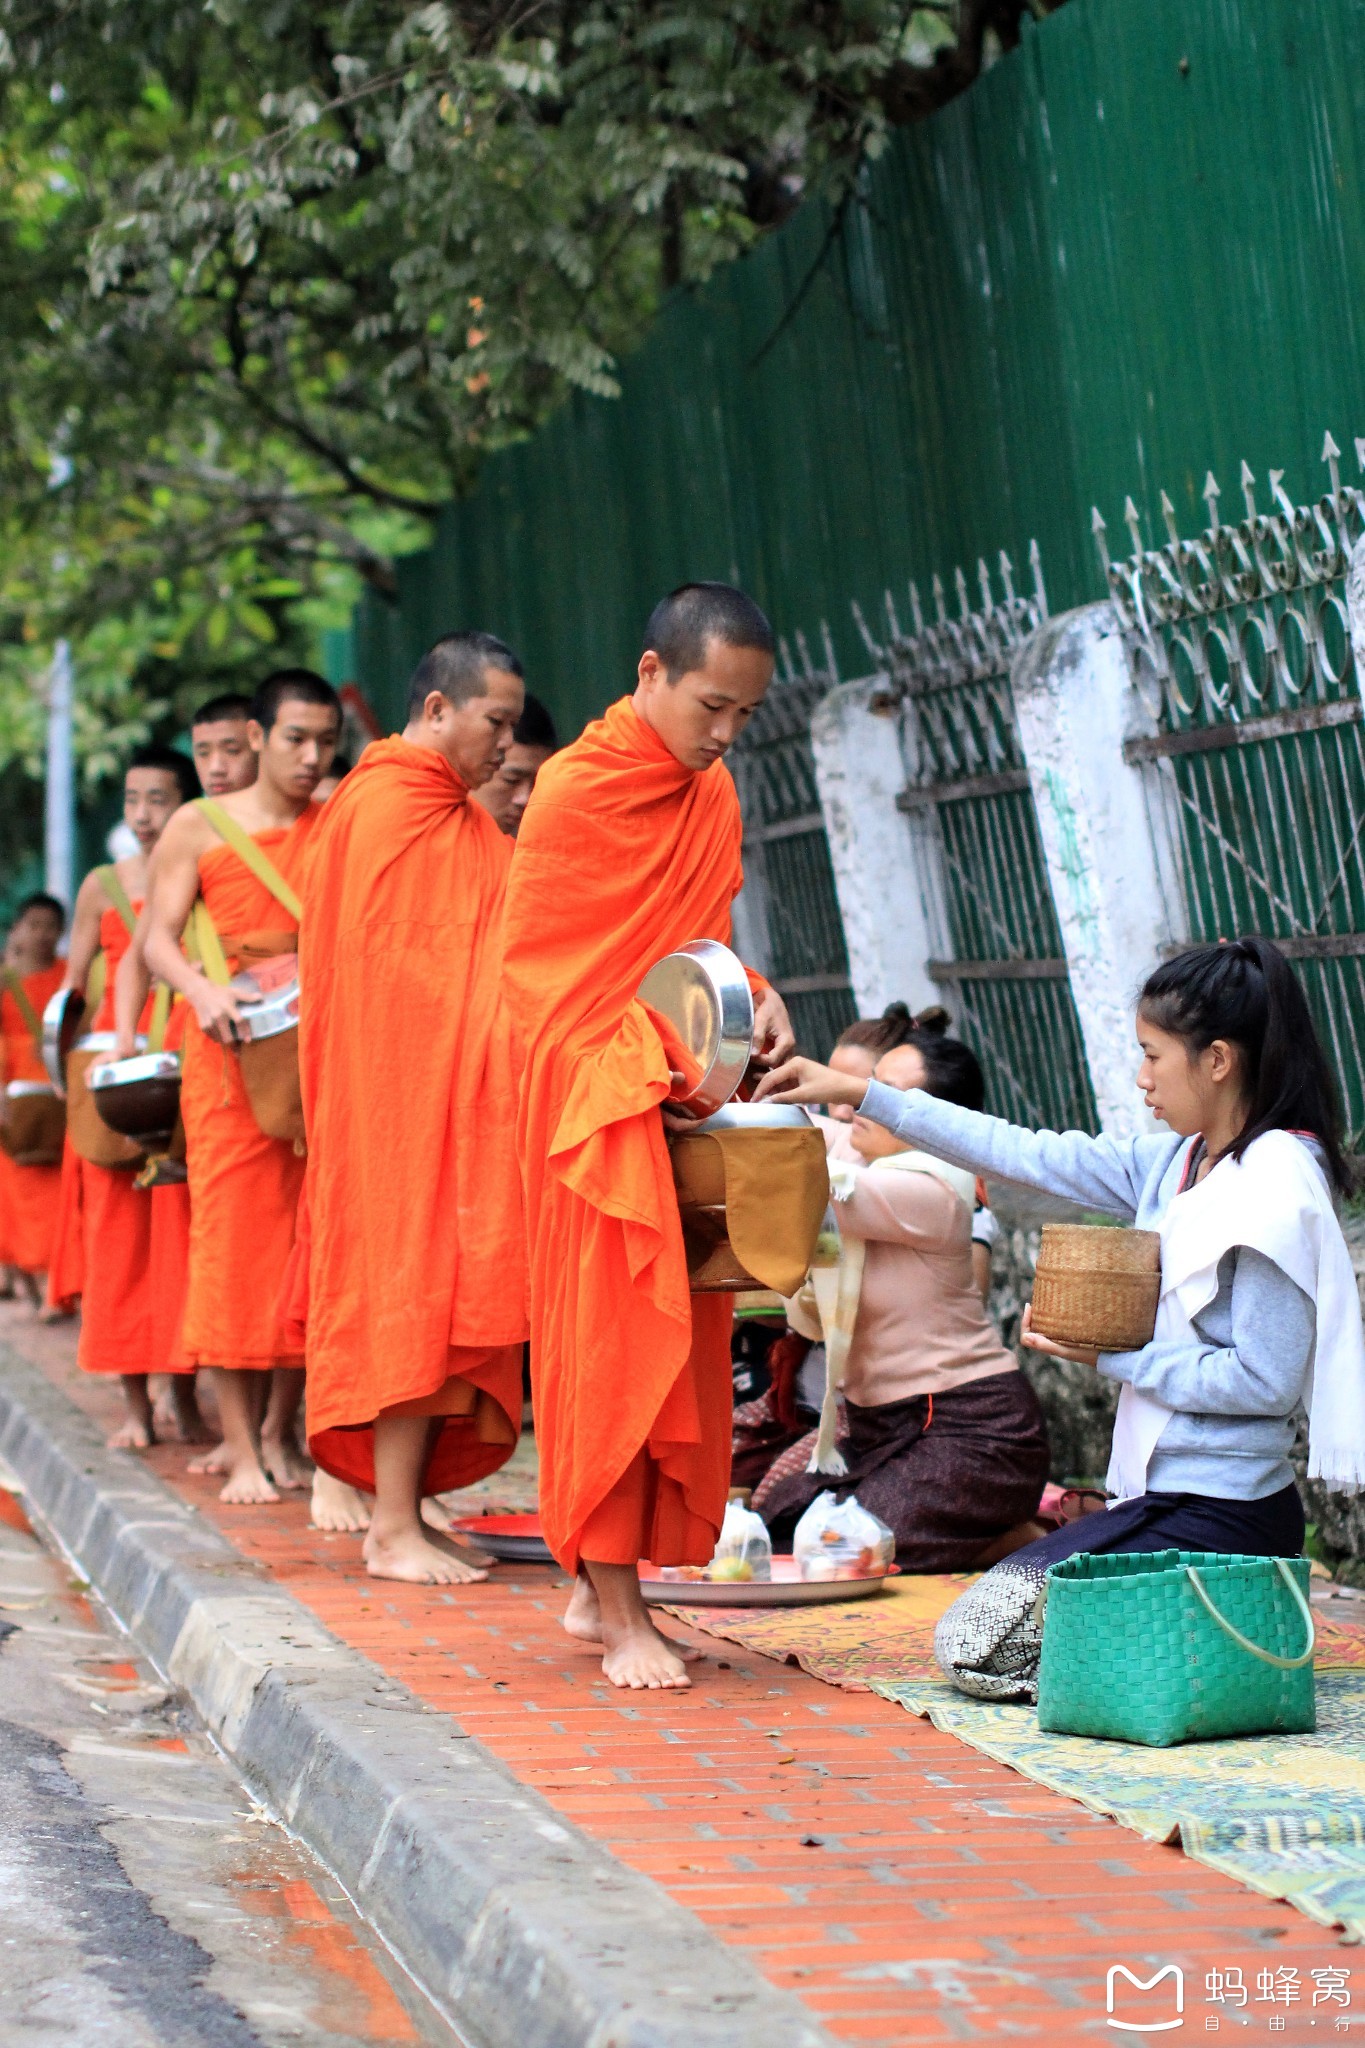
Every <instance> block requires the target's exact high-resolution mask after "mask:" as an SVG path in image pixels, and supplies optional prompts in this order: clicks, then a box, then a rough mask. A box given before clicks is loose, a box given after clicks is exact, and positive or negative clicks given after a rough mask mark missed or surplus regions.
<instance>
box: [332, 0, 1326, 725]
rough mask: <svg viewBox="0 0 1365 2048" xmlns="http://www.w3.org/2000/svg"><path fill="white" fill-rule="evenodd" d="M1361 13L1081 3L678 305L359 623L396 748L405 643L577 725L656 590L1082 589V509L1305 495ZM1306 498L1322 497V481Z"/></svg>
mask: <svg viewBox="0 0 1365 2048" xmlns="http://www.w3.org/2000/svg"><path fill="white" fill-rule="evenodd" d="M1363 168H1365V0H1315V4H1314V5H1313V6H1311V7H1305V6H1304V5H1303V4H1302V0H1072V4H1071V5H1070V6H1068V7H1067V8H1065V9H1064V10H1063V11H1062V12H1061V13H1060V14H1058V15H1056V16H1054V17H1052V18H1051V19H1049V20H1048V21H1047V22H1045V23H1044V24H1043V25H1042V26H1041V27H1039V28H1037V29H1035V30H1033V31H1032V32H1030V33H1029V34H1028V36H1027V38H1026V41H1025V43H1024V45H1023V47H1022V48H1021V49H1020V50H1019V51H1018V52H1017V53H1015V54H1014V55H1012V56H1011V57H1009V58H1007V59H1006V60H1005V61H1004V62H1002V63H1000V64H999V65H997V66H996V67H995V69H993V70H992V71H991V72H990V73H989V74H988V75H987V76H986V77H985V78H984V79H982V80H981V81H980V83H979V84H978V85H977V86H976V87H975V88H974V89H973V90H972V91H971V92H970V93H968V94H966V95H965V96H964V97H963V98H962V99H960V100H958V101H956V102H955V103H954V104H953V105H952V106H950V107H949V108H948V109H946V110H945V111H944V112H943V113H942V114H940V115H939V116H937V117H936V119H934V120H933V121H931V122H929V123H926V124H925V125H923V126H921V127H919V128H916V129H913V130H911V131H908V132H907V133H905V134H903V135H901V136H900V137H898V138H897V140H896V142H895V145H894V147H893V148H892V149H891V150H890V151H889V153H888V154H887V155H886V156H885V157H884V158H883V160H882V161H881V162H880V163H879V164H878V165H876V166H875V167H874V168H873V169H872V171H871V172H870V174H869V176H868V178H867V181H866V189H865V192H864V193H863V195H862V199H861V201H860V203H859V204H858V205H857V206H855V207H853V208H852V209H850V211H849V212H848V214H847V216H846V218H845V220H844V222H843V223H842V225H840V226H837V227H836V224H834V223H833V222H831V220H830V217H829V216H828V214H827V213H826V212H824V211H822V210H821V209H820V208H819V207H816V206H811V207H809V208H807V209H805V210H804V211H803V212H802V213H801V214H800V215H798V217H797V218H796V219H795V220H794V221H793V222H792V223H790V225H789V226H788V227H787V228H786V229H784V230H783V231H782V232H781V233H780V234H779V235H776V236H774V237H772V238H771V239H770V240H768V241H767V242H765V243H764V244H762V245H761V246H760V248H759V249H758V250H757V251H756V252H755V253H754V254H753V255H752V256H750V257H748V258H746V259H745V260H744V261H742V262H739V263H736V264H734V265H733V266H731V267H730V268H729V269H727V270H726V271H724V272H723V273H722V274H721V275H720V276H719V277H718V278H716V279H715V280H714V281H713V283H712V284H711V285H710V286H709V287H708V288H707V289H706V290H705V291H703V292H700V293H697V294H695V295H692V296H688V297H682V298H680V299H679V300H678V301H677V302H676V303H674V304H673V305H671V306H670V307H669V309H668V310H667V312H666V313H665V315H664V317H663V318H662V319H661V320H660V321H659V323H658V326H657V328H656V329H655V331H654V333H653V335H652V336H651V337H650V339H649V340H648V342H647V343H646V344H645V346H644V347H643V348H642V349H641V350H640V351H639V353H638V354H637V355H636V356H635V357H633V358H632V360H631V361H630V362H629V363H628V364H627V365H626V368H625V374H624V392H623V396H622V397H621V399H620V400H619V401H615V402H609V401H599V400H591V399H575V400H574V401H573V402H571V403H570V404H568V405H567V406H566V407H565V408H564V410H563V411H562V412H561V413H560V414H559V415H558V416H557V417H556V418H555V419H554V420H553V421H552V422H551V424H550V425H549V426H548V427H547V428H546V429H545V430H544V431H543V432H542V433H541V434H539V435H538V436H537V437H536V438H535V439H533V440H531V441H528V442H526V443H524V444H522V445H520V446H518V447H516V448H513V449H510V450H508V451H506V452H505V453H503V454H502V455H500V456H498V457H497V458H496V459H495V460H493V461H492V462H490V463H489V464H488V466H487V468H486V469H485V472H484V475H483V480H482V483H481V486H480V488H479V491H478V493H477V495H475V496H474V497H472V498H470V499H467V500H465V501H463V502H461V503H460V504H457V505H454V506H452V507H451V508H449V510H448V511H447V513H446V514H445V516H444V517H443V519H442V521H441V524H440V528H439V531H438V534H437V538H436V541H435V544H434V546H433V547H432V549H431V550H430V551H429V552H428V553H426V554H424V555H421V556H414V557H412V558H410V559H408V560H407V561H405V562H404V563H403V564H402V565H401V568H400V597H399V601H398V603H397V605H388V604H385V603H383V602H382V601H380V600H379V599H377V598H367V600H366V602H365V603H364V605H363V606H362V607H361V610H360V614H359V616H358V618H357V626H356V653H357V660H358V670H359V676H360V680H361V681H362V682H363V684H364V685H365V687H366V689H367V692H368V694H369V695H370V697H371V699H372V701H373V702H374V704H375V706H376V709H377V710H379V711H380V713H381V715H382V716H384V717H386V718H387V719H388V720H389V722H390V723H397V722H398V717H399V711H400V695H401V684H402V681H403V679H404V678H405V676H406V673H407V671H408V669H409V668H410V666H411V664H412V662H413V660H414V659H415V658H416V656H417V654H418V653H420V651H421V648H422V647H423V645H424V644H425V643H426V642H427V641H428V640H430V639H431V638H433V637H434V636H435V635H436V634H437V633H439V632H442V631H448V630H451V629H452V628H454V627H456V626H471V625H478V626H484V627H487V628H490V629H492V630H494V631H497V632H500V633H502V634H504V635H505V636H507V637H508V638H509V639H510V640H511V641H512V642H513V644H514V645H516V646H517V647H518V648H519V649H520V650H521V651H522V653H523V654H524V656H525V658H526V661H527V666H528V675H529V678H530V680H531V683H532V686H533V687H534V688H535V689H536V690H537V691H538V692H539V693H540V694H541V695H542V696H544V697H545V698H546V700H547V701H548V702H549V703H550V704H551V706H552V707H553V709H554V711H555V714H556V716H557V718H558V719H559V721H560V723H561V725H562V726H563V727H564V729H565V731H566V733H572V732H573V731H574V730H576V729H577V727H578V725H579V724H581V722H582V721H583V720H584V719H585V718H586V717H588V716H590V715H592V714H593V713H595V712H596V711H597V710H598V709H599V708H600V707H601V706H602V705H603V704H604V703H605V702H607V701H608V700H609V699H610V698H611V697H612V696H614V695H616V694H618V693H619V692H620V690H621V689H622V688H623V687H625V686H626V685H627V683H628V682H629V680H630V678H631V675H632V672H633V666H634V660H635V655H636V651H637V636H638V634H639V631H640V628H641V625H642V623H643V621H644V618H645V615H646V613H647V612H648V610H649V607H650V605H651V603H652V602H653V601H654V599H655V598H656V597H657V596H658V595H659V594H660V593H661V592H662V591H663V590H664V589H666V588H667V587H668V586H670V585H671V584H673V583H676V582H678V581H680V580H682V579H684V578H686V577H693V576H719V577H727V578H733V579H736V580H738V581H740V582H742V583H743V584H745V585H746V586H747V587H748V588H749V589H750V590H752V591H753V592H754V594H755V595H756V596H757V597H758V598H759V599H760V601H761V602H762V603H763V604H765V605H766V606H767V608H768V610H769V611H770V613H771V614H772V616H773V618H774V620H775V622H776V623H777V625H778V626H779V628H780V629H781V630H783V631H786V632H789V633H790V632H792V631H794V630H795V629H798V628H800V629H803V630H804V631H805V632H806V633H807V634H809V635H812V636H814V634H815V633H816V632H817V631H818V627H819V623H820V621H821V619H822V618H823V619H827V620H828V621H829V624H830V627H831V629H832V631H833V635H834V640H835V644H836V647H837V649H838V652H839V656H840V660H841V662H842V664H843V665H844V670H845V673H847V674H857V673H860V672H861V671H862V670H864V669H865V668H866V666H867V660H866V656H865V654H864V653H863V652H862V650H861V647H860V644H859V642H858V641H857V638H856V636H855V634H854V631H853V627H852V624H851V621H850V616H849V600H850V599H851V598H857V599H859V600H860V602H861V603H862V604H863V606H864V607H865V608H867V607H870V606H875V605H877V604H878V603H879V602H880V594H881V591H882V589H883V588H884V587H885V586H887V585H890V586H891V587H892V588H893V589H896V590H898V591H902V592H903V590H904V587H905V581H906V578H907V577H908V576H915V577H917V578H919V579H924V580H927V578H928V576H929V575H930V574H931V573H932V572H933V571H934V570H935V569H938V570H940V571H944V572H946V571H947V570H948V569H950V568H951V567H952V565H954V564H955V563H957V562H959V561H965V562H968V563H970V562H971V561H972V560H974V559H975V557H976V556H977V555H978V554H980V553H983V552H987V551H993V550H995V549H998V548H1000V547H1002V546H1003V547H1005V548H1007V549H1008V550H1009V551H1010V552H1011V553H1012V554H1013V555H1014V557H1015V559H1016V561H1019V560H1021V559H1022V557H1023V555H1024V553H1025V550H1026V548H1027V544H1028V541H1029V540H1030V539H1031V538H1032V537H1034V536H1036V537H1037V539H1038V541H1039V542H1040V544H1041V548H1042V558H1043V566H1044V571H1045V575H1046V580H1047V584H1048V592H1049V597H1050V600H1051V604H1052V608H1053V609H1054V611H1055V610H1059V609H1061V608H1062V607H1064V606H1069V605H1072V604H1076V603H1080V602H1083V601H1085V600H1087V599H1089V598H1095V597H1099V596H1101V595H1102V594H1103V589H1102V585H1101V582H1100V578H1099V574H1098V571H1097V568H1096V564H1095V561H1094V557H1093V552H1092V548H1091V542H1090V507H1091V505H1092V504H1094V503H1098V504H1099V505H1100V506H1101V507H1102V509H1103V510H1104V512H1105V515H1106V517H1107V518H1108V519H1109V521H1110V523H1111V525H1114V524H1115V523H1116V521H1117V519H1118V517H1119V514H1120V511H1121V507H1122V504H1123V499H1124V496H1125V494H1126V493H1127V492H1128V491H1130V490H1131V491H1132V492H1133V494H1134V496H1135V497H1136V499H1137V502H1138V504H1139V506H1140V507H1142V508H1143V509H1144V512H1145V514H1146V516H1147V521H1148V531H1149V532H1153V531H1155V530H1156V529H1155V524H1154V517H1155V513H1156V509H1157V501H1158V497H1159V493H1160V491H1161V489H1162V487H1163V486H1164V487H1165V488H1166V489H1167V490H1168V491H1169V492H1170V495H1171V496H1172V498H1173V499H1174V500H1175V501H1176V504H1177V509H1178V512H1179V515H1180V518H1181V522H1182V527H1183V528H1184V530H1186V531H1188V530H1190V529H1191V528H1192V527H1193V526H1194V524H1195V523H1196V522H1195V513H1196V511H1197V510H1198V511H1202V507H1198V505H1197V493H1198V490H1199V487H1200V485H1201V484H1202V480H1203V477H1204V473H1205V470H1206V469H1207V468H1208V467H1210V466H1212V467H1213V468H1214V469H1215V471H1216V472H1217V473H1218V475H1219V476H1220V478H1221V480H1222V481H1223V484H1224V488H1225V490H1228V491H1231V492H1232V493H1233V494H1234V497H1235V495H1236V493H1235V485H1236V477H1237V471H1238V466H1239V464H1240V462H1241V460H1242V458H1243V457H1245V458H1246V459H1247V460H1249V461H1250V463H1251V465H1252V468H1253V469H1254V470H1255V471H1257V473H1258V474H1259V475H1261V476H1264V473H1265V470H1266V469H1267V468H1268V467H1270V466H1271V465H1273V466H1275V467H1277V468H1283V469H1284V470H1285V471H1286V472H1287V476H1286V482H1287V485H1288V488H1289V489H1290V491H1291V493H1292V494H1293V495H1295V496H1296V497H1302V496H1307V495H1311V494H1314V493H1315V492H1316V490H1317V489H1318V487H1319V478H1318V475H1317V470H1316V464H1315V456H1316V452H1317V449H1318V447H1319V446H1320V445H1321V440H1322V434H1323V430H1324V428H1327V427H1331V428H1332V429H1333V431H1334V432H1335V433H1336V435H1337V438H1338V440H1340V441H1342V443H1343V445H1346V446H1349V445H1350V442H1349V440H1348V439H1347V437H1348V436H1349V435H1353V434H1354V433H1356V432H1361V431H1365V391H1363V390H1362V384H1363V383H1365V375H1363V372H1362V352H1361V332H1360V327H1361V311H1360V309H1361V308H1365V178H1362V169H1363ZM1323 481H1324V482H1325V479H1324V480H1323Z"/></svg>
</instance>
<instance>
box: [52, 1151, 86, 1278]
mask: <svg viewBox="0 0 1365 2048" xmlns="http://www.w3.org/2000/svg"><path fill="white" fill-rule="evenodd" d="M83 1164H84V1161H83V1160H82V1158H81V1155H80V1153H79V1152H78V1151H77V1150H76V1148H75V1146H74V1145H73V1144H72V1142H71V1140H70V1138H68V1139H67V1140H66V1142H65V1144H64V1145H63V1146H62V1180H61V1187H60V1189H59V1190H58V1194H57V1214H56V1217H55V1218H54V1220H53V1225H52V1251H51V1258H50V1263H49V1265H48V1271H47V1302H48V1307H49V1308H55V1309H60V1310H61V1311H62V1313H63V1314H64V1315H71V1314H72V1313H74V1311H75V1307H76V1304H77V1302H78V1301H79V1300H80V1298H81V1290H82V1289H83V1287H84V1286H85V1224H84V1220H83V1218H82V1215H81V1197H82V1189H83V1184H82V1181H81V1167H82V1166H83Z"/></svg>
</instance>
